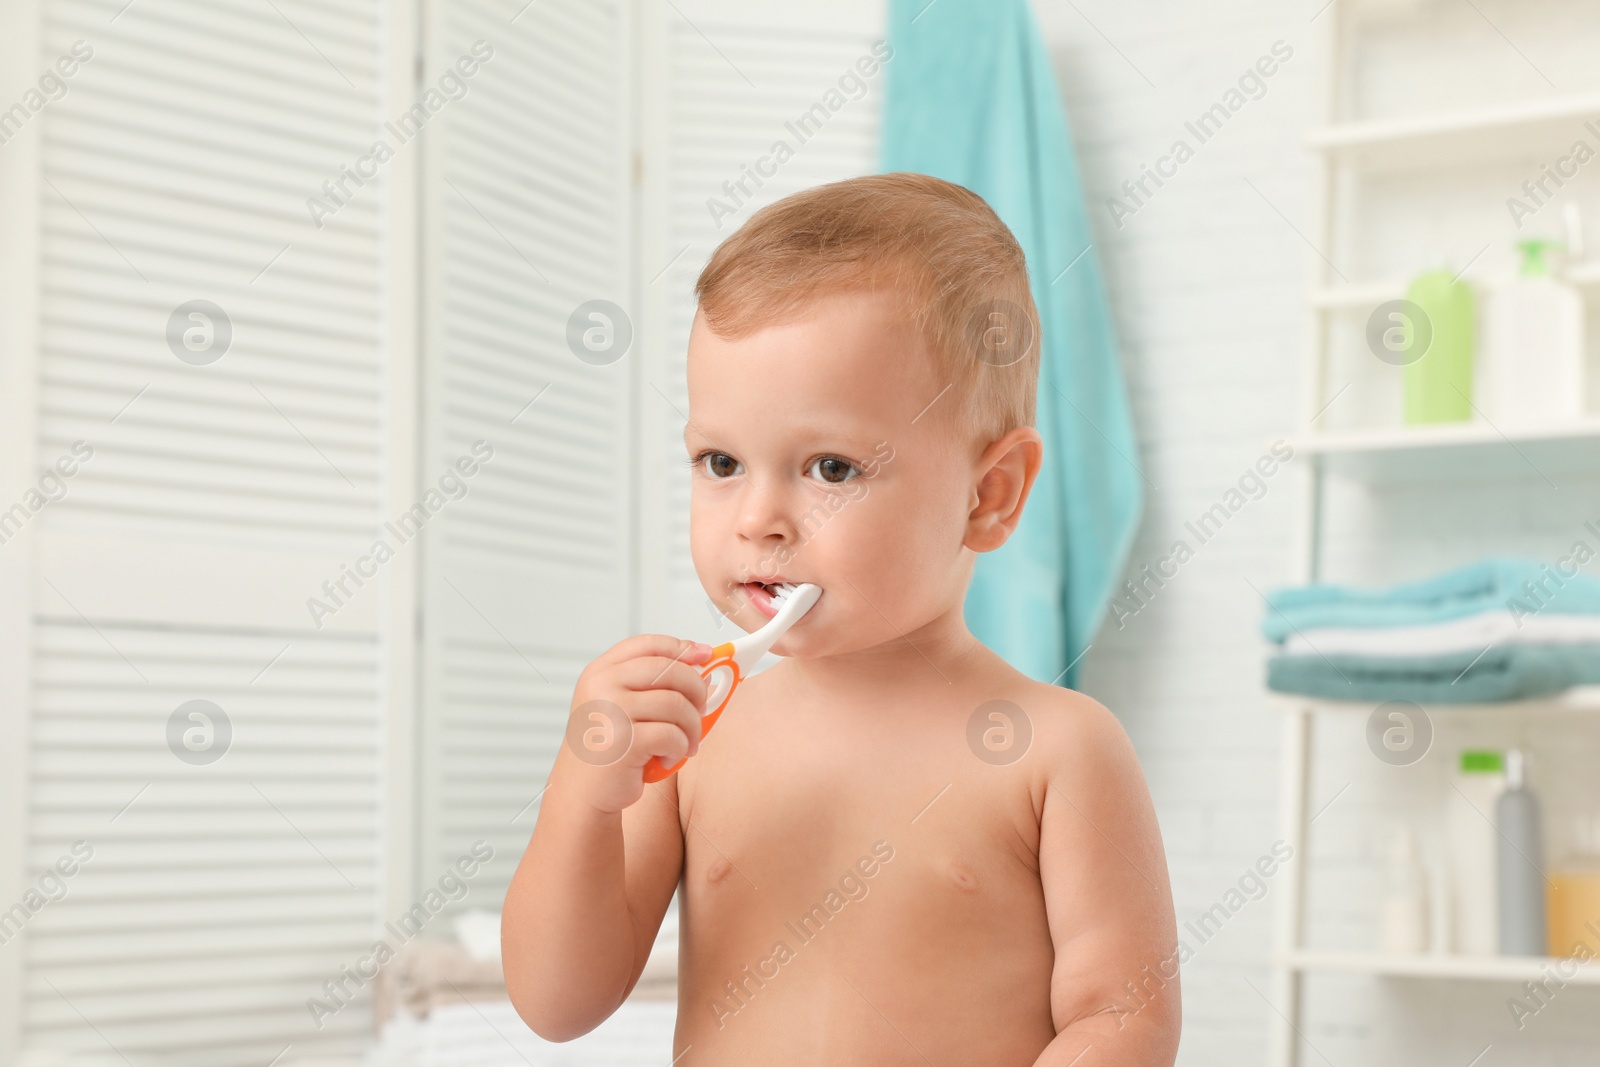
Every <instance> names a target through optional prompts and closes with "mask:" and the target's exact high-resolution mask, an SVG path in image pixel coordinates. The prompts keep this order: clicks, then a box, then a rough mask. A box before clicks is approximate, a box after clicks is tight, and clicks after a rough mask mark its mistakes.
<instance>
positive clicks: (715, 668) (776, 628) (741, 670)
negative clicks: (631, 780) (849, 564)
mask: <svg viewBox="0 0 1600 1067" xmlns="http://www.w3.org/2000/svg"><path fill="white" fill-rule="evenodd" d="M821 595H822V588H821V587H820V586H816V585H811V584H809V583H808V584H804V585H791V584H790V583H788V582H785V583H784V584H783V585H780V586H777V587H776V592H775V593H774V596H773V599H775V600H777V601H779V603H780V605H781V606H780V607H779V608H778V613H777V614H776V615H774V616H773V617H772V618H771V619H770V620H768V622H767V624H766V625H765V626H763V627H762V628H761V629H759V630H757V631H756V632H755V633H753V634H745V635H744V636H743V637H741V638H739V639H737V640H734V641H724V642H723V643H722V644H720V645H718V646H717V647H715V648H713V649H712V650H711V661H710V662H709V663H707V664H706V665H705V667H704V668H703V669H702V670H701V671H700V677H702V678H704V679H705V680H706V682H707V690H706V713H705V714H704V715H702V716H701V717H700V739H701V740H702V741H703V740H705V736H706V735H707V734H709V733H710V732H711V728H712V727H713V726H715V725H716V724H717V719H718V717H719V716H721V714H722V711H723V709H724V708H726V707H727V706H728V701H730V700H732V699H733V691H734V690H735V689H738V688H739V683H740V682H742V681H744V678H745V674H746V673H747V672H748V671H749V670H750V668H752V667H754V666H755V665H756V662H757V661H758V660H759V659H761V657H762V656H765V655H766V654H767V652H768V651H769V650H770V649H771V648H772V646H773V645H775V644H777V643H778V638H780V637H782V636H783V635H784V634H786V633H788V632H789V627H791V626H793V625H794V624H795V623H797V622H799V621H800V617H801V616H802V615H804V614H805V613H806V612H808V611H810V610H811V606H812V605H813V604H815V603H816V602H817V598H818V597H820V596H821ZM688 761H689V757H688V756H685V757H683V759H680V760H679V761H678V762H677V763H674V764H673V765H672V766H670V767H668V766H666V764H664V763H662V762H661V757H660V756H654V757H652V758H651V760H650V762H648V763H646V764H645V765H644V780H645V781H646V782H659V781H662V780H663V779H666V778H670V777H671V776H672V775H674V774H676V773H677V771H678V768H680V767H682V766H683V765H684V764H685V763H687V762H688Z"/></svg>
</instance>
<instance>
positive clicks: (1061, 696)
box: [972, 668, 1137, 781]
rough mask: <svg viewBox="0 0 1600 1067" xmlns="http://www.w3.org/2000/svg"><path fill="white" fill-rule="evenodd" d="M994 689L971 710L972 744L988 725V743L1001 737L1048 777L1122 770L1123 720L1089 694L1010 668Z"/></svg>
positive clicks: (1126, 759) (1125, 755) (1128, 750)
mask: <svg viewBox="0 0 1600 1067" xmlns="http://www.w3.org/2000/svg"><path fill="white" fill-rule="evenodd" d="M997 680H998V679H997ZM994 689H995V692H996V693H997V696H996V697H995V698H994V699H993V700H990V701H987V702H985V703H983V704H980V705H979V706H978V710H977V711H975V712H974V715H973V720H974V723H975V726H974V728H973V730H972V734H973V735H974V739H975V740H974V743H975V744H977V743H979V742H981V741H982V737H981V730H982V729H990V730H991V731H992V732H991V733H990V735H989V736H990V739H991V740H992V741H996V742H998V741H999V740H1000V739H1002V738H1004V739H1006V740H1008V741H1009V743H1010V744H1012V745H1014V746H1016V747H1015V748H1014V749H1013V750H1012V756H1013V758H1015V759H1020V760H1022V761H1025V762H1026V764H1028V765H1030V766H1031V767H1033V768H1036V769H1038V770H1040V771H1042V772H1043V773H1044V774H1045V775H1046V776H1048V777H1055V776H1056V775H1058V774H1062V773H1067V774H1070V775H1071V776H1072V777H1074V778H1077V779H1079V780H1080V781H1082V780H1090V781H1092V780H1095V779H1101V778H1102V777H1103V776H1104V775H1106V774H1108V773H1109V774H1113V775H1115V774H1118V773H1121V772H1123V771H1125V770H1126V769H1127V767H1128V765H1129V763H1130V762H1132V761H1133V759H1134V757H1133V746H1132V742H1130V741H1129V739H1128V735H1127V732H1126V731H1125V730H1124V729H1123V728H1122V723H1121V721H1120V720H1118V718H1117V717H1116V715H1114V714H1112V712H1111V710H1110V709H1109V708H1107V707H1106V706H1105V705H1104V704H1102V703H1100V702H1099V701H1098V700H1096V699H1094V698H1093V697H1091V696H1089V695H1088V694H1086V693H1080V692H1078V691H1077V690H1075V689H1067V688H1064V687H1062V686H1059V685H1052V684H1050V683H1047V682H1040V681H1035V680H1034V679H1032V678H1029V677H1027V676H1026V675H1024V674H1022V673H1021V672H1019V671H1015V670H1012V669H1010V668H1007V669H1006V672H1005V674H1004V676H1003V684H1001V685H997V686H995V687H994ZM981 754H982V753H980V755H981ZM1134 765H1135V766H1136V765H1137V764H1136V763H1135V764H1134Z"/></svg>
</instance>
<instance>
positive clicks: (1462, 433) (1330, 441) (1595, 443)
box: [1290, 418, 1600, 488]
mask: <svg viewBox="0 0 1600 1067" xmlns="http://www.w3.org/2000/svg"><path fill="white" fill-rule="evenodd" d="M1502 430H1503V431H1504V432H1502ZM1290 444H1291V445H1292V446H1293V447H1294V449H1295V451H1296V452H1297V453H1300V454H1302V455H1308V456H1315V457H1318V458H1319V459H1321V461H1322V462H1323V463H1324V465H1325V467H1326V468H1327V469H1328V470H1329V471H1330V472H1332V473H1336V474H1341V475H1345V476H1347V477H1351V478H1359V479H1362V480H1365V481H1372V482H1396V483H1398V482H1440V481H1467V480H1472V481H1482V480H1492V479H1495V478H1531V479H1534V480H1536V481H1548V482H1550V483H1551V484H1553V485H1555V486H1556V487H1558V488H1560V487H1561V481H1560V479H1561V478H1562V477H1563V476H1566V475H1569V474H1573V473H1580V472H1581V473H1589V474H1593V473H1595V472H1597V471H1600V418H1588V419H1582V420H1579V421H1576V422H1566V423H1551V424H1549V425H1546V426H1525V427H1505V426H1502V427H1500V428H1498V429H1497V428H1496V427H1495V426H1493V425H1491V424H1490V423H1488V422H1486V421H1482V420H1473V421H1471V422H1449V423H1436V424H1433V425H1429V426H1393V427H1376V428H1368V429H1356V430H1330V431H1326V432H1322V433H1310V434H1304V435H1302V436H1300V437H1297V438H1294V439H1293V440H1292V441H1290Z"/></svg>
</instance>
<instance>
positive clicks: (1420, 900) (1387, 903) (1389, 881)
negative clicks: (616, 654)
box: [1383, 826, 1428, 956]
mask: <svg viewBox="0 0 1600 1067" xmlns="http://www.w3.org/2000/svg"><path fill="white" fill-rule="evenodd" d="M1427 950H1428V875H1427V872H1426V871H1425V870H1424V869H1423V866H1422V849H1421V848H1420V847H1419V846H1418V845H1417V835H1416V834H1414V833H1412V831H1411V827H1409V826H1398V827H1396V828H1395V833H1394V837H1393V838H1392V839H1391V840H1390V842H1389V860H1388V865H1387V869H1386V870H1385V872H1384V886H1383V951H1384V952H1385V953H1387V954H1390V955H1405V956H1409V955H1413V954H1415V953H1418V952H1426V951H1427Z"/></svg>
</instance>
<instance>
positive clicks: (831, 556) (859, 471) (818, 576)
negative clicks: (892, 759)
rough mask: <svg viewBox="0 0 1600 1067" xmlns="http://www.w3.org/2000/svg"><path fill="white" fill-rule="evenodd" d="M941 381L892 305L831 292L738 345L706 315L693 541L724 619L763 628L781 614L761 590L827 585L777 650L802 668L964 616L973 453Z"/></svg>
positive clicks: (695, 359) (696, 374)
mask: <svg viewBox="0 0 1600 1067" xmlns="http://www.w3.org/2000/svg"><path fill="white" fill-rule="evenodd" d="M948 384H949V383H948V382H947V381H944V380H941V379H940V376H939V375H938V374H937V372H936V370H935V366H934V362H933V360H932V357H931V355H930V354H929V353H928V352H927V350H926V348H925V346H924V343H923V341H922V339H921V338H920V336H919V335H917V334H916V332H915V331H914V330H913V329H912V328H911V327H910V326H909V325H908V324H906V323H904V322H903V321H902V316H901V315H899V314H898V313H897V312H896V310H895V308H894V305H893V304H892V303H891V302H890V300H889V299H888V298H887V297H885V296H882V295H874V294H869V293H845V294H836V295H832V296H826V297H821V298H819V299H818V300H817V301H816V302H814V303H813V304H812V305H811V306H810V307H809V308H807V309H806V311H805V312H804V313H803V314H802V317H800V318H798V319H796V320H794V321H792V322H788V323H784V324H781V325H776V326H770V327H765V328H762V329H759V330H757V331H756V332H754V333H752V334H749V335H748V336H745V337H742V338H739V339H737V340H729V339H725V338H720V337H718V336H716V335H715V334H714V333H712V332H711V330H710V328H709V327H708V326H707V325H706V324H705V321H704V319H703V318H701V317H700V316H698V315H697V316H696V318H695V322H694V327H693V329H692V331H691V333H690V337H689V425H688V428H687V430H686V431H685V433H684V441H685V444H686V445H687V446H688V450H689V455H690V456H691V457H699V461H698V462H697V463H696V464H695V469H694V470H693V471H692V478H693V490H692V493H691V503H690V542H691V545H692V547H693V553H694V565H695V570H696V571H697V572H698V574H699V576H700V582H701V584H702V585H703V586H704V587H705V590H706V592H707V593H708V594H709V595H710V596H711V598H712V600H713V601H714V602H715V603H716V605H717V607H718V608H719V609H720V610H721V611H722V612H723V613H724V614H726V615H727V616H728V617H729V618H731V619H733V620H734V621H735V622H737V623H738V624H739V625H740V626H743V627H744V628H745V629H746V630H755V629H757V628H759V627H760V626H761V625H763V624H764V623H765V622H766V621H767V619H768V618H770V617H771V616H772V615H773V614H774V613H775V610H776V609H775V608H774V606H773V604H772V598H771V597H770V596H769V595H768V594H767V593H766V592H765V591H764V590H763V589H762V588H761V584H760V583H762V582H769V583H774V582H779V581H789V582H796V583H800V582H812V583H814V584H816V585H819V586H821V587H822V590H823V593H822V598H821V599H820V600H819V601H818V602H817V604H816V606H815V607H813V608H812V609H811V610H810V611H809V612H808V613H807V614H806V616H805V617H804V618H803V619H801V620H800V622H799V623H797V624H796V625H795V626H794V628H793V629H791V630H790V631H789V633H788V634H787V635H786V636H785V637H784V639H783V640H782V641H780V642H779V643H778V645H777V647H776V651H777V652H778V653H779V654H781V655H792V656H807V657H810V656H821V655H833V654H838V653H841V652H850V651H855V650H858V649H863V648H870V647H872V646H874V645H878V644H882V643H884V642H886V641H893V640H896V639H898V638H900V637H901V636H902V635H906V634H911V633H913V632H914V631H916V630H917V629H918V628H920V627H922V626H924V625H926V624H928V623H929V622H931V621H933V620H934V619H936V618H938V617H940V616H941V615H944V614H946V613H948V612H949V611H950V610H952V609H954V610H957V611H959V610H960V605H961V601H962V598H963V596H964V594H965V591H966V584H967V579H968V577H969V576H970V573H971V567H972V553H971V552H970V551H968V550H967V549H965V548H963V546H962V541H963V538H964V536H965V531H966V523H967V515H968V512H969V511H970V510H971V507H972V505H973V503H974V500H975V497H974V490H975V478H976V473H977V472H976V459H977V455H976V451H975V449H976V447H977V446H976V445H975V444H972V443H970V442H967V441H965V440H964V439H963V438H962V437H961V435H959V434H958V433H957V431H956V429H955V426H956V420H954V419H953V418H951V415H952V407H951V405H953V403H954V400H953V395H952V394H946V395H944V396H943V397H940V395H939V394H940V392H941V390H943V389H944V388H945V387H946V385H948ZM935 398H938V400H937V402H935ZM930 405H931V407H930ZM925 409H926V410H925ZM913 420H915V421H913ZM969 445H971V447H969Z"/></svg>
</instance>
